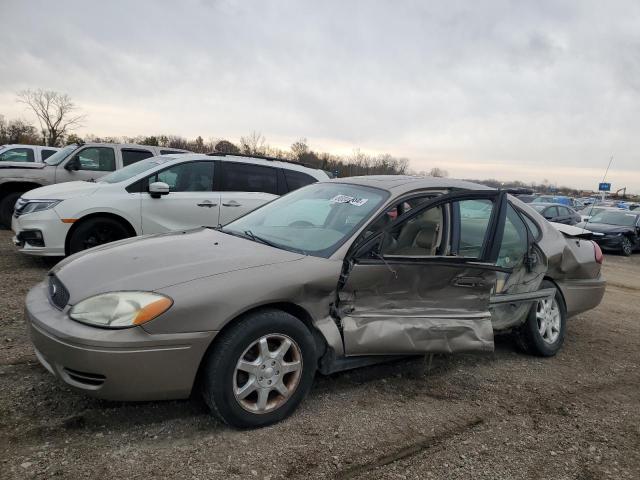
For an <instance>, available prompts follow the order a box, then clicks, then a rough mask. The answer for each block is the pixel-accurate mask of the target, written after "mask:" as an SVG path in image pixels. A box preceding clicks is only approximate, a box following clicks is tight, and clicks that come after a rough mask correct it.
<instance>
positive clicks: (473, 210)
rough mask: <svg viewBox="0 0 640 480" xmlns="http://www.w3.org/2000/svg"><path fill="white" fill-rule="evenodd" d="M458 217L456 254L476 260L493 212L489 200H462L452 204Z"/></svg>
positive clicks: (480, 251) (491, 203)
mask: <svg viewBox="0 0 640 480" xmlns="http://www.w3.org/2000/svg"><path fill="white" fill-rule="evenodd" d="M454 206H457V210H458V211H459V216H460V228H459V231H460V234H459V243H458V245H457V253H458V255H459V256H461V257H473V258H478V257H480V255H481V254H482V248H483V246H484V240H485V237H486V236H487V230H488V229H489V221H490V219H491V213H492V212H493V202H492V201H491V200H485V199H483V200H462V201H461V202H454Z"/></svg>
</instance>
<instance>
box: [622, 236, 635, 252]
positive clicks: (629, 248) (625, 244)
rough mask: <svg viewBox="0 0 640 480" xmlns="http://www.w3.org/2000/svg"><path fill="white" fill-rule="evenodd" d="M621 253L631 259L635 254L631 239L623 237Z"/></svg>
mask: <svg viewBox="0 0 640 480" xmlns="http://www.w3.org/2000/svg"><path fill="white" fill-rule="evenodd" d="M620 253H622V255H624V256H625V257H630V256H631V254H632V253H633V243H632V242H631V239H630V238H629V237H622V245H621V246H620Z"/></svg>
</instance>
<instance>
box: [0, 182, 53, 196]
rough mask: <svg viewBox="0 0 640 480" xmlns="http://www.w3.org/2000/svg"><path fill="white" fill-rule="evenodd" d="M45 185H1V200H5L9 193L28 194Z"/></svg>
mask: <svg viewBox="0 0 640 480" xmlns="http://www.w3.org/2000/svg"><path fill="white" fill-rule="evenodd" d="M42 186H43V185H42V184H40V183H38V182H17V181H10V182H5V183H2V184H0V198H4V196H5V195H7V194H8V193H14V192H22V193H24V192H28V191H29V190H33V189H34V188H40V187H42Z"/></svg>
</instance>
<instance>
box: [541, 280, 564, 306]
mask: <svg viewBox="0 0 640 480" xmlns="http://www.w3.org/2000/svg"><path fill="white" fill-rule="evenodd" d="M545 280H546V281H547V282H550V283H553V286H554V287H556V290H557V291H558V292H559V293H560V298H561V299H562V304H563V306H564V310H565V312H567V311H568V310H567V299H566V298H565V294H564V291H563V290H562V287H561V286H560V284H559V283H558V282H556V281H555V280H554V279H553V278H551V277H549V276H545V277H544V278H543V279H542V281H543V282H544V281H545Z"/></svg>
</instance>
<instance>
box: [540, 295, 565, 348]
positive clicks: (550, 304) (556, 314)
mask: <svg viewBox="0 0 640 480" xmlns="http://www.w3.org/2000/svg"><path fill="white" fill-rule="evenodd" d="M536 320H537V322H538V332H539V333H540V337H541V338H542V340H543V341H544V342H545V343H548V344H553V343H555V342H556V341H557V340H558V337H559V336H560V324H561V315H560V308H559V307H558V302H557V301H556V299H555V298H547V299H545V300H540V301H539V302H538V306H537V310H536Z"/></svg>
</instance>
